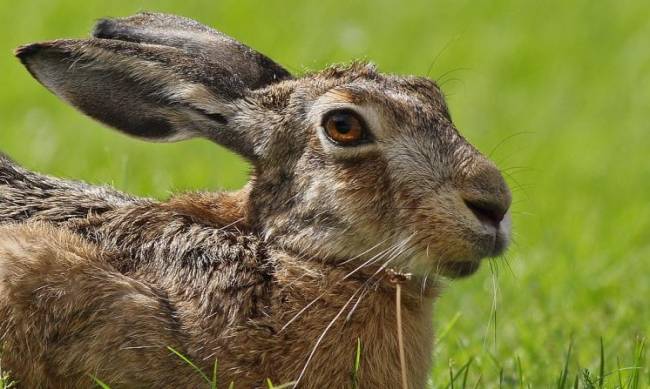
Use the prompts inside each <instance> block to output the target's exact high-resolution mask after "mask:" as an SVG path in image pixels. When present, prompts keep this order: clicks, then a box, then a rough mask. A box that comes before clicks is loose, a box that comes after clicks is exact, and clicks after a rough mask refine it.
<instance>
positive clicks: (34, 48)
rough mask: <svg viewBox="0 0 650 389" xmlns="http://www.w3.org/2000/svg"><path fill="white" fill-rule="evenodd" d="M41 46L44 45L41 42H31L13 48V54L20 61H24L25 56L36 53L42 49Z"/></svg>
mask: <svg viewBox="0 0 650 389" xmlns="http://www.w3.org/2000/svg"><path fill="white" fill-rule="evenodd" d="M43 47H44V45H43V44H42V43H32V44H29V45H23V46H19V47H18V48H16V50H14V55H15V56H16V57H18V59H20V60H21V61H22V62H25V60H26V59H27V57H30V56H32V55H33V54H36V53H37V52H39V51H40V50H41V49H43Z"/></svg>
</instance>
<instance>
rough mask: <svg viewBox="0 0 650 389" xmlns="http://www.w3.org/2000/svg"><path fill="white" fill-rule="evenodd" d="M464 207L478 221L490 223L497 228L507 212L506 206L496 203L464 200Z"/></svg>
mask: <svg viewBox="0 0 650 389" xmlns="http://www.w3.org/2000/svg"><path fill="white" fill-rule="evenodd" d="M465 205H467V208H469V209H470V210H471V211H472V212H473V213H474V215H475V216H476V217H477V218H478V219H479V220H480V221H482V222H487V223H490V224H492V225H493V226H495V227H497V228H498V227H499V224H500V223H501V221H502V220H503V218H504V216H505V215H506V212H508V206H506V205H505V204H501V203H499V202H496V201H489V200H465Z"/></svg>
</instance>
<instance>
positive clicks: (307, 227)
mask: <svg viewBox="0 0 650 389" xmlns="http://www.w3.org/2000/svg"><path fill="white" fill-rule="evenodd" d="M17 55H18V56H19V58H20V59H21V61H22V62H23V63H24V64H25V65H26V66H27V68H28V69H29V71H30V72H31V73H32V74H33V75H34V76H35V77H36V78H37V79H38V80H39V81H40V82H41V83H43V85H45V86H46V87H47V88H49V89H50V90H51V91H52V92H54V93H55V94H57V95H58V96H60V97H62V98H63V99H64V100H66V101H68V102H70V103H71V104H73V105H74V106H75V107H77V108H79V109H80V110H81V111H82V112H84V113H86V114H88V115H90V116H92V117H94V118H96V119H98V120H100V121H102V122H104V123H106V124H108V125H111V126H113V127H116V128H118V129H120V130H122V131H124V132H127V133H129V134H131V135H136V136H140V137H143V138H149V139H155V140H181V139H185V138H189V137H193V136H202V137H205V138H208V139H210V140H213V141H215V142H217V143H220V144H222V145H224V146H226V147H229V148H231V149H232V150H234V151H236V152H238V153H239V154H241V155H242V156H243V157H245V158H247V159H248V160H249V161H250V163H251V165H252V167H253V172H254V174H253V176H252V178H251V180H250V182H249V184H248V185H247V186H246V187H245V188H244V189H242V190H240V191H238V192H232V193H190V194H184V195H178V196H175V197H173V198H171V199H169V200H168V201H164V202H159V201H156V200H152V199H142V198H136V197H133V196H129V195H125V194H122V193H119V192H118V191H116V190H114V189H112V188H108V187H97V186H91V185H88V184H85V183H80V182H74V181H66V180H61V179H57V178H52V177H47V176H44V175H40V174H37V173H33V172H30V171H27V170H25V169H23V168H21V167H19V166H18V165H16V164H15V163H13V162H12V161H10V160H9V159H8V158H6V157H3V156H1V155H0V315H2V316H1V317H0V343H1V344H2V347H3V350H4V354H3V365H4V366H6V367H8V368H9V370H11V372H12V374H13V377H15V378H16V379H18V380H19V382H20V384H21V385H22V386H24V387H39V386H41V387H70V388H78V387H88V386H89V385H91V384H92V380H91V378H90V377H91V376H95V377H97V378H99V379H101V380H103V381H105V382H108V383H109V384H111V385H112V386H113V387H128V388H131V387H200V386H202V385H204V384H205V382H204V381H203V379H202V378H201V376H200V375H199V374H197V373H196V372H193V371H192V369H191V367H189V366H188V365H187V364H185V363H184V362H182V361H181V360H180V359H179V358H178V357H177V356H175V355H173V354H172V353H171V352H170V350H168V349H167V347H173V348H174V349H175V350H178V351H179V352H181V353H182V354H183V355H185V356H187V357H188V358H189V359H191V360H192V361H193V362H194V363H196V364H197V365H198V366H199V367H200V368H201V369H203V371H205V372H210V371H211V369H212V366H213V364H214V363H215V360H216V361H218V376H219V381H220V382H221V383H222V384H223V383H227V382H229V381H234V382H235V383H236V386H237V387H263V386H264V382H265V380H266V379H267V378H269V379H271V380H272V381H273V382H274V383H276V384H280V383H285V382H290V381H297V380H298V381H299V382H297V383H296V386H298V387H302V388H323V387H336V388H339V387H340V388H345V387H352V386H353V375H352V369H353V366H354V357H355V352H356V343H357V340H360V342H361V345H362V352H361V367H360V371H359V374H358V377H357V379H358V382H357V384H358V387H362V388H395V387H399V386H400V382H401V381H400V368H401V366H400V361H399V350H398V334H397V322H396V301H395V292H396V290H395V284H394V282H393V280H394V277H392V276H391V275H390V273H391V272H393V271H396V272H400V273H412V276H411V277H410V278H407V280H406V281H404V282H403V285H402V288H403V296H402V300H401V308H402V325H403V332H404V333H403V335H404V341H405V347H404V351H405V353H406V366H405V368H406V369H407V370H406V373H407V377H408V381H409V383H410V386H411V387H413V388H420V387H423V386H424V385H425V382H426V379H427V377H428V372H429V364H430V362H431V349H432V344H433V330H432V302H433V300H434V298H435V297H436V295H437V290H438V284H439V282H438V281H439V277H440V276H444V275H448V276H452V277H456V276H466V275H469V274H471V273H473V272H474V271H476V270H477V269H478V267H479V263H480V260H481V259H482V258H484V257H487V256H495V255H498V254H500V253H501V252H503V250H504V249H505V247H506V246H507V243H508V237H509V232H510V226H509V217H508V215H507V210H508V208H509V206H510V202H511V198H510V192H509V190H508V187H507V185H506V183H505V181H504V180H503V178H502V176H501V174H500V173H499V171H498V170H497V169H496V167H495V166H494V165H493V164H492V163H491V162H489V161H488V160H487V159H486V158H485V157H483V156H482V155H481V154H480V153H479V152H478V151H477V150H476V149H475V148H473V147H472V146H471V145H470V144H469V143H467V142H466V141H465V139H464V138H463V137H462V136H461V135H460V134H459V133H458V131H457V130H456V128H455V127H454V126H453V124H452V122H451V117H450V115H449V112H448V109H447V107H446V104H445V101H444V98H443V95H442V93H441V92H440V90H439V88H438V87H437V85H436V84H435V83H433V82H432V81H430V80H427V79H424V78H420V77H412V76H395V75H386V74H381V73H379V72H378V71H377V69H376V68H375V67H374V66H372V65H369V64H365V63H352V64H350V65H341V66H333V67H330V68H328V69H325V70H323V71H321V72H317V73H313V74H307V75H304V76H303V77H300V78H294V77H293V76H291V75H289V73H288V72H286V70H284V69H283V68H282V67H280V66H279V65H278V64H276V63H274V62H272V61H271V60H270V59H268V58H267V57H265V56H263V55H261V54H259V53H257V52H255V51H253V50H251V49H249V48H247V47H246V46H244V45H242V44H240V43H239V42H236V41H234V40H233V39H232V38H229V37H226V36H225V35H223V34H221V33H219V32H216V31H214V30H212V29H210V28H208V27H205V26H202V25H200V24H198V23H197V22H194V21H191V20H189V19H185V18H180V17H176V16H171V15H160V14H139V15H136V16H133V17H129V18H124V19H116V20H103V21H101V22H100V23H99V24H98V26H97V27H96V29H95V31H94V37H93V38H91V39H87V40H62V41H53V42H44V43H39V44H33V45H28V46H24V47H22V48H20V49H19V50H18V51H17ZM340 109H346V110H352V111H354V112H355V113H356V114H357V115H359V116H360V117H362V118H363V119H364V120H363V121H364V122H365V123H366V124H367V126H368V128H367V129H365V131H367V133H368V134H369V136H368V139H370V141H368V142H365V143H362V144H358V145H354V146H341V145H340V144H336V142H333V141H331V139H329V138H328V136H327V134H326V133H325V132H324V130H323V126H322V121H323V120H324V118H325V117H327V115H328V113H331V112H334V111H337V110H340ZM181 163H182V161H181Z"/></svg>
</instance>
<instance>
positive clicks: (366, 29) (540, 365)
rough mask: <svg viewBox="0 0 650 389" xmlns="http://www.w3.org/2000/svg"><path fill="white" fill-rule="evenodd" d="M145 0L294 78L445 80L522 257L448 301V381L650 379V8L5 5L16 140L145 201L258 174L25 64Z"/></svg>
mask: <svg viewBox="0 0 650 389" xmlns="http://www.w3.org/2000/svg"><path fill="white" fill-rule="evenodd" d="M142 9H155V10H160V11H167V12H176V13H180V14H184V15H187V16H190V17H194V18H197V19H199V20H201V21H202V22H205V23H207V24H210V25H214V26H218V27H219V28H220V29H222V30H224V31H225V32H227V33H230V34H231V35H233V36H235V37H237V38H240V39H242V40H243V41H245V42H248V43H249V44H250V45H252V46H253V47H256V48H258V49H260V50H261V51H263V52H265V53H267V54H269V55H270V56H272V57H273V58H276V59H277V60H278V61H279V62H281V63H283V64H285V65H286V66H287V67H288V68H289V69H291V70H292V71H294V72H301V71H303V70H304V69H316V68H320V67H322V66H323V65H325V64H328V63H331V62H337V61H347V60H350V59H352V58H359V57H361V58H367V59H371V60H373V61H374V62H376V63H377V64H378V65H379V66H380V68H381V69H382V70H384V71H390V72H398V73H413V74H420V75H425V74H427V73H429V74H430V76H431V77H432V78H434V79H437V80H440V83H441V84H442V86H443V89H444V90H445V92H446V93H447V95H448V100H449V105H450V107H451V111H452V114H453V116H454V119H455V121H456V124H457V125H458V127H459V128H460V129H461V131H463V133H464V134H465V135H466V136H467V138H468V139H469V140H470V141H472V142H473V143H474V144H475V145H477V147H478V148H479V149H481V150H482V151H484V152H485V153H486V154H490V155H491V157H492V158H493V159H494V160H495V161H496V162H497V163H498V165H499V166H500V167H501V168H502V169H503V170H504V172H505V173H506V175H507V177H508V180H509V182H510V183H511V185H512V187H513V189H514V194H515V205H514V225H515V231H516V235H515V244H514V247H513V249H512V250H511V251H510V253H509V254H508V255H507V261H499V262H495V263H494V264H493V265H492V266H488V265H486V266H484V268H483V269H482V271H480V272H479V273H478V274H477V275H475V276H473V277H471V278H469V279H467V280H463V281H459V282H454V283H452V284H450V286H449V287H448V288H447V289H446V290H445V292H444V294H443V296H442V298H441V299H440V301H439V302H438V305H437V312H436V322H437V323H438V327H439V333H443V332H444V337H441V338H440V339H439V340H438V341H437V346H436V355H435V357H436V363H435V367H434V369H433V371H432V375H431V377H432V382H433V383H435V387H437V388H444V387H452V386H453V387H454V388H457V387H463V382H465V383H466V386H467V387H475V385H476V382H477V381H479V380H480V383H479V387H482V386H485V387H499V386H500V385H501V386H503V387H520V383H521V381H522V377H523V382H524V383H523V384H522V385H523V386H521V387H532V388H537V387H555V386H560V385H559V384H563V385H564V387H567V388H568V387H574V386H573V385H574V382H575V381H576V379H578V380H579V387H600V386H601V377H602V376H603V375H604V378H603V379H602V386H603V387H607V388H610V387H616V386H617V385H621V384H622V385H628V382H629V383H630V385H634V384H635V382H638V385H637V386H636V387H644V386H646V385H650V371H649V369H648V364H647V359H645V360H644V358H643V352H642V351H641V348H642V346H641V344H642V343H641V342H642V341H641V339H643V338H644V337H647V336H648V329H649V328H650V303H649V302H648V296H650V283H649V282H648V274H650V120H649V119H648V112H650V50H649V49H648V47H649V41H650V38H649V37H650V4H648V2H646V1H640V0H639V1H614V0H607V1H599V2H592V1H586V0H578V1H572V2H567V1H562V0H551V1H548V2H515V1H498V2H492V1H490V2H488V1H485V2H483V1H468V0H464V1H463V0H461V1H451V0H450V1H440V2H435V3H434V2H430V1H424V0H422V1H411V2H408V4H407V3H406V2H399V3H398V2H389V1H384V0H375V1H372V2H370V1H368V2H366V3H357V2H346V3H344V4H342V3H340V2H334V1H319V2H305V1H297V0H294V1H283V2H277V1H266V2H257V1H252V0H245V1H242V0H239V1H235V0H220V1H195V2H180V1H169V0H168V1H158V2H155V3H154V2H148V1H126V0H118V1H113V2H81V1H78V0H77V1H72V0H48V1H29V2H28V1H22V2H9V1H5V2H1V3H0V69H2V72H0V85H2V88H0V149H2V150H3V151H5V152H7V153H9V154H10V155H11V156H13V157H14V158H16V159H17V160H18V161H20V162H21V163H23V164H24V165H26V166H28V167H30V168H33V169H37V170H40V171H43V172H47V173H50V174H55V175H60V176H65V177H75V178H82V179H85V180H88V181H91V182H96V183H102V182H109V183H113V184H114V185H115V186H117V187H118V188H120V189H123V190H126V191H129V192H134V193H137V194H142V195H149V196H156V197H164V196H166V195H168V193H170V191H175V190H186V189H196V188H204V189H219V188H236V187H239V186H240V185H242V184H243V183H244V182H245V179H246V172H247V169H248V168H247V166H246V165H245V164H244V163H243V162H242V161H241V160H239V159H238V158H236V157H235V156H233V155H232V154H230V153H227V152H225V151H224V150H223V149H221V148H219V147H216V146H214V145H212V144H209V143H207V142H203V141H191V142H186V143H182V144H174V145H159V144H146V143H142V142H138V141H135V140H132V139H128V138H126V137H123V136H121V135H119V134H115V133H113V132H110V131H109V130H106V129H104V128H102V127H101V126H100V125H98V124H96V123H94V122H92V121H90V120H89V119H87V118H85V117H83V116H81V115H79V114H78V113H76V112H75V111H74V110H73V109H72V108H69V107H67V106H66V105H64V104H63V103H61V102H59V101H58V100H57V99H56V98H54V97H53V96H51V95H50V94H49V93H48V92H46V91H45V90H44V89H43V88H42V87H41V86H39V85H38V84H37V83H36V82H34V81H33V80H32V79H31V78H30V77H29V75H28V74H27V72H25V71H24V70H23V69H22V68H21V66H20V65H19V64H18V62H17V61H16V60H14V59H13V58H12V56H11V50H12V49H13V48H14V47H15V46H17V45H19V44H22V43H27V42H32V41H37V40H45V39H52V38H58V37H75V36H84V35H85V34H87V31H88V30H89V28H90V27H91V25H92V22H93V20H94V19H96V18H99V17H102V16H120V15H126V14H130V13H133V12H136V11H139V10H142ZM601 339H602V342H601ZM569 345H572V347H571V352H570V354H569V353H568V349H569ZM585 369H587V370H585ZM619 369H620V370H619ZM450 377H455V378H454V380H453V385H452V384H451V382H450V381H452V380H451V378H450ZM0 382H1V381H0ZM590 385H591V386H590ZM0 387H2V385H1V384H0ZM632 387H634V386H632Z"/></svg>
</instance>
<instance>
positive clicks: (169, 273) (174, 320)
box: [0, 163, 433, 387]
mask: <svg viewBox="0 0 650 389" xmlns="http://www.w3.org/2000/svg"><path fill="white" fill-rule="evenodd" d="M9 178H11V179H12V181H9ZM15 187H19V188H20V189H21V191H20V192H14V193H11V192H10V188H15ZM43 188H48V190H45V191H43ZM74 188H79V189H80V191H76V190H74ZM90 189H91V188H90V187H88V186H85V185H81V184H79V183H74V182H64V181H60V180H55V179H51V178H48V177H43V176H38V175H35V174H33V173H29V172H25V171H23V170H22V169H20V168H17V167H15V166H11V165H9V164H8V163H5V164H4V166H2V167H1V168H0V194H1V196H0V203H2V205H3V208H2V210H0V218H2V220H5V221H7V220H11V219H14V220H15V221H17V222H18V221H20V222H28V223H22V224H9V225H6V226H4V227H1V228H0V269H2V273H1V274H0V279H4V280H7V281H5V282H4V283H2V284H0V286H1V288H2V289H1V290H2V292H0V313H1V315H2V317H3V318H5V320H2V321H0V333H3V334H11V335H5V337H4V341H5V344H4V346H5V348H6V349H7V350H11V351H10V352H9V353H8V354H6V355H4V356H3V363H4V364H5V366H8V367H9V368H10V369H12V371H14V372H15V374H16V375H17V377H20V378H21V380H22V383H23V385H24V387H37V386H39V385H44V386H48V387H49V386H54V387H64V386H87V385H89V382H90V381H89V377H88V375H87V374H88V372H93V374H94V375H95V376H96V377H97V378H100V379H102V380H103V381H106V382H111V383H112V384H113V385H114V386H115V387H120V386H121V385H125V386H129V387H199V386H201V385H204V384H205V382H204V381H203V378H201V376H200V375H199V374H197V373H196V372H193V371H192V369H191V367H190V366H189V365H187V364H185V363H184V362H183V361H181V360H180V359H179V358H178V357H176V356H174V355H172V354H171V352H170V351H169V350H168V349H167V348H166V347H168V346H169V347H173V348H175V349H176V350H178V351H179V352H181V353H182V354H184V355H185V356H187V357H188V358H190V359H191V360H192V361H193V362H194V363H196V364H197V365H199V366H200V367H201V368H202V369H203V370H204V371H205V372H211V371H212V370H211V369H212V365H213V364H214V362H215V360H216V359H217V358H218V367H219V379H220V380H221V382H229V381H231V380H233V381H235V382H236V383H237V385H238V386H239V387H261V386H263V384H264V381H265V379H267V378H269V379H271V380H272V381H273V382H275V383H283V382H289V381H292V380H295V379H296V378H297V377H299V376H300V373H301V370H302V369H303V367H304V366H307V360H308V358H309V356H310V354H311V352H312V350H314V349H315V350H316V352H315V354H314V356H313V358H312V362H310V363H309V365H308V368H307V370H306V372H305V374H304V376H303V380H304V381H303V382H304V383H305V385H308V386H309V387H349V386H351V385H352V383H353V378H352V372H353V369H354V360H355V353H356V344H357V339H358V340H359V341H360V342H361V344H362V350H363V358H362V364H361V368H360V369H359V372H358V378H357V379H358V380H359V382H360V383H362V384H364V385H365V386H367V387H397V386H398V384H399V374H395V372H398V371H399V359H398V355H399V353H398V349H397V329H396V327H395V326H396V318H395V292H394V289H393V287H392V286H386V285H385V284H383V283H378V284H377V285H373V284H370V283H367V282H366V281H367V280H368V278H369V276H370V275H369V274H368V271H370V270H368V269H364V271H363V272H354V268H355V266H352V265H349V266H333V265H331V264H327V263H322V262H321V261H319V260H318V258H313V259H310V260H305V258H297V257H295V255H294V254H290V253H286V252H283V251H281V250H278V249H276V248H273V247H272V246H269V245H268V244H265V243H264V242H262V241H260V239H259V238H258V237H256V236H255V235H254V234H251V233H250V232H248V231H247V227H246V224H245V222H243V221H242V220H243V219H245V216H244V211H243V210H242V209H241V207H240V206H239V204H240V202H241V199H242V198H245V196H246V193H243V192H242V193H236V194H205V195H201V194H192V195H187V196H181V197H177V198H174V199H173V200H171V201H169V202H166V203H157V202H153V201H150V200H139V199H134V198H131V197H128V196H125V195H121V194H119V193H116V192H113V191H110V190H107V189H103V190H101V189H97V191H98V193H102V195H101V197H102V199H104V201H105V204H103V205H100V204H101V203H98V202H97V201H99V199H93V198H92V196H91V195H89V193H92V191H91V190H90ZM103 191H106V192H103ZM75 193H76V194H77V196H76V197H75ZM83 193H86V194H88V195H87V196H84V195H83ZM39 196H40V198H41V200H43V201H49V202H50V203H51V202H56V201H61V202H62V204H61V206H56V207H51V206H50V207H44V206H41V205H39V203H38V200H37V198H38V197H39ZM57 197H58V199H57ZM72 197H74V202H73V201H70V200H71V198H72ZM202 201H203V203H202ZM26 204H31V205H26ZM63 204H66V206H67V207H63V206H62V205H63ZM72 204H77V206H78V208H76V209H71V208H70V206H71V205H72ZM50 205H51V204H50ZM54 210H58V211H59V212H60V213H58V214H57V213H56V211H54ZM30 220H32V222H29V221H30ZM382 276H383V275H382ZM324 292H325V293H324ZM370 292H372V293H370ZM361 293H363V296H362V295H361ZM431 293H432V290H425V291H421V290H420V289H418V288H411V289H409V288H408V287H407V288H406V298H405V299H404V300H403V302H402V309H403V314H404V317H403V321H404V323H405V328H404V332H405V336H406V341H407V347H406V349H407V350H408V351H409V352H408V354H407V361H408V366H409V369H410V370H411V371H410V377H412V380H413V384H414V385H415V384H417V385H416V386H414V387H421V386H422V385H423V383H424V381H425V379H426V376H427V371H428V367H429V358H430V347H431V337H432V332H431V319H432V316H431V307H432V304H431V299H432V297H433V296H432V295H431ZM359 297H362V298H361V299H358V298H359ZM355 304H356V306H355V313H354V315H352V316H350V318H348V319H346V318H345V316H346V315H347V314H348V310H347V309H345V307H349V308H351V307H352V306H353V305H355ZM307 306H309V307H310V309H308V310H305V311H304V312H301V311H302V310H303V309H304V308H305V307H307ZM337 315H342V316H343V317H341V318H339V320H334V319H335V317H336V316H337ZM292 319H293V320H292ZM330 323H333V324H332V326H331V328H329V329H327V328H328V326H329V325H330ZM287 324H288V325H287ZM285 325H287V326H286V327H284V326H285ZM283 327H284V328H283ZM326 331H327V333H326ZM323 334H326V335H328V336H325V337H324V338H323V340H322V342H320V344H319V345H318V347H317V348H316V341H317V340H318V339H319V337H320V336H321V335H323ZM342 372H343V373H346V374H341V373H342ZM347 373H349V374H347Z"/></svg>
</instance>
